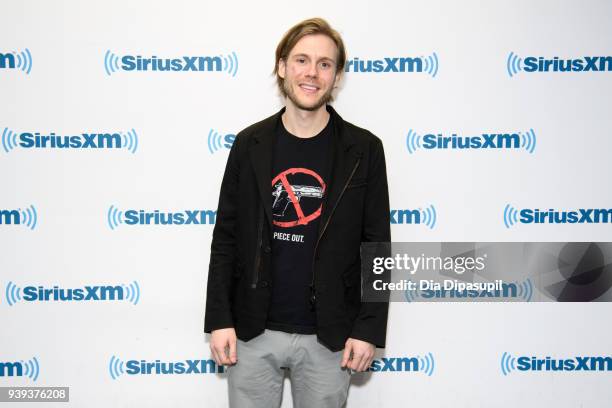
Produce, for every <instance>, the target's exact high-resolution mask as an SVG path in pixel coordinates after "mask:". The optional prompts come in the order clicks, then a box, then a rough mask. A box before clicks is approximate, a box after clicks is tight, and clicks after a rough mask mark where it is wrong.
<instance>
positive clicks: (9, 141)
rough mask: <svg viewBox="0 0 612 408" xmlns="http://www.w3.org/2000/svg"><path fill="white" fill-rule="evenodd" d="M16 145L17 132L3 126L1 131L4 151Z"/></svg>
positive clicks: (7, 151)
mask: <svg viewBox="0 0 612 408" xmlns="http://www.w3.org/2000/svg"><path fill="white" fill-rule="evenodd" d="M16 147H17V132H13V131H12V130H10V129H9V128H7V127H5V128H4V130H3V131H2V148H3V149H4V151H5V152H6V153H9V152H10V151H11V150H13V149H14V148H16Z"/></svg>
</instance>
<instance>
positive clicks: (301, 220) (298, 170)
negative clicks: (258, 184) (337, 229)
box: [272, 167, 325, 228]
mask: <svg viewBox="0 0 612 408" xmlns="http://www.w3.org/2000/svg"><path fill="white" fill-rule="evenodd" d="M293 174H308V175H309V176H312V177H314V178H315V179H316V180H317V181H318V182H319V184H320V185H321V189H322V190H323V193H325V182H324V181H323V179H322V178H321V176H319V175H318V174H317V173H315V172H314V171H312V170H310V169H305V168H303V167H294V168H291V169H287V170H285V171H283V172H282V173H279V175H278V176H276V177H274V178H273V179H272V186H273V187H274V185H275V184H276V183H277V182H278V181H279V180H280V182H281V183H282V184H283V188H284V189H285V191H286V192H287V195H288V196H289V199H290V200H291V204H293V208H294V209H295V213H296V214H297V216H298V219H297V220H295V221H274V220H272V223H273V224H274V225H276V226H277V227H283V228H289V227H295V226H296V225H306V224H308V223H309V222H310V221H312V220H316V219H317V218H318V217H319V216H320V215H321V208H322V206H323V205H322V204H321V205H319V208H317V209H316V211H315V212H313V213H312V214H308V215H304V212H303V211H302V207H301V206H300V202H299V201H298V199H297V197H296V196H295V194H294V193H293V189H292V188H291V184H290V183H289V180H287V176H288V175H293Z"/></svg>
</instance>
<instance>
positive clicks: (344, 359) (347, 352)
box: [340, 342, 353, 367]
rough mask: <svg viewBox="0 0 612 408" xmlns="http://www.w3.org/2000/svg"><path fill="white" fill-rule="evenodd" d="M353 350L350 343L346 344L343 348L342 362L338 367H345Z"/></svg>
mask: <svg viewBox="0 0 612 408" xmlns="http://www.w3.org/2000/svg"><path fill="white" fill-rule="evenodd" d="M352 350H353V346H352V343H351V342H347V344H346V345H345V346H344V353H342V362H341V363H340V367H346V366H347V364H348V362H349V358H350V357H351V351H352Z"/></svg>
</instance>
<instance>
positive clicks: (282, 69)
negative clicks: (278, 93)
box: [278, 58, 287, 79]
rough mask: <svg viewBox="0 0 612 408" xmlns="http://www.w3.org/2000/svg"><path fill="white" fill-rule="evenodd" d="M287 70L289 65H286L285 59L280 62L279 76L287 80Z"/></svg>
mask: <svg viewBox="0 0 612 408" xmlns="http://www.w3.org/2000/svg"><path fill="white" fill-rule="evenodd" d="M285 69H287V65H286V64H285V60H284V59H283V58H281V59H279V60H278V76H279V77H281V78H283V79H285Z"/></svg>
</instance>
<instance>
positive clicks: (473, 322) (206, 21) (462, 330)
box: [0, 0, 612, 407]
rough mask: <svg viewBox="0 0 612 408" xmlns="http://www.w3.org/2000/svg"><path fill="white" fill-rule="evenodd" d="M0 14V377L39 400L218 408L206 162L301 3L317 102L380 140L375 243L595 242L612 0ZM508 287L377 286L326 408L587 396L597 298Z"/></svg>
mask: <svg viewBox="0 0 612 408" xmlns="http://www.w3.org/2000/svg"><path fill="white" fill-rule="evenodd" d="M0 16H1V17H2V20H3V23H2V24H1V25H0V91H1V97H0V137H1V140H0V143H1V145H0V172H1V174H2V176H3V185H4V190H3V193H2V195H1V200H0V243H1V245H0V247H1V248H2V249H1V250H0V254H1V256H0V387H17V386H40V387H69V389H70V391H69V397H70V402H68V403H66V402H55V403H49V406H66V405H67V404H70V405H72V406H78V407H109V406H112V407H167V406H170V405H173V406H182V407H196V406H208V407H223V406H226V405H227V388H226V387H227V383H226V374H225V372H224V370H223V368H221V367H217V366H216V365H215V364H214V362H213V360H211V356H210V353H209V348H208V338H207V336H206V335H205V334H204V333H203V314H204V304H205V294H206V280H207V270H208V261H209V255H210V243H211V234H212V230H213V227H214V223H215V215H216V205H217V200H218V192H219V187H220V182H221V177H222V174H223V170H224V167H225V162H226V160H227V155H228V152H229V149H230V147H231V146H232V143H233V141H234V139H235V135H236V134H237V133H238V132H239V131H240V130H241V129H243V128H244V127H246V126H248V125H249V124H251V123H253V122H256V121H259V120H261V119H263V118H265V117H267V116H269V115H271V114H273V113H274V112H276V111H277V110H278V109H280V108H281V107H282V100H281V99H280V97H279V96H278V93H277V89H276V84H275V78H274V77H273V76H272V75H271V72H272V69H273V67H274V50H275V48H276V45H277V43H278V41H279V40H280V38H281V37H282V35H283V34H284V33H285V31H286V30H287V29H288V28H289V27H291V26H292V25H293V24H295V23H296V22H298V21H300V20H303V19H305V18H309V17H314V16H320V17H323V18H326V19H327V20H328V21H329V22H330V23H331V24H332V26H334V27H335V28H337V29H338V30H339V31H340V33H341V34H342V35H343V37H344V40H345V43H346V46H347V50H348V64H347V67H346V72H344V77H343V79H342V82H341V85H340V89H339V91H338V94H337V97H336V100H335V102H334V107H335V108H336V110H337V111H338V112H339V113H340V114H341V115H342V116H343V117H344V118H345V119H346V120H348V121H350V122H353V123H355V124H356V125H358V126H361V127H365V128H367V129H369V130H371V131H372V132H373V133H374V134H376V135H377V136H378V137H380V138H381V139H382V141H383V143H384V147H385V152H386V158H387V171H388V177H389V189H390V198H391V208H392V209H391V224H392V225H391V228H392V237H393V240H394V241H396V242H413V243H419V242H421V243H433V242H553V243H554V242H609V241H612V232H611V231H612V229H611V228H612V227H611V222H612V189H611V188H610V185H609V183H608V177H609V175H610V174H612V162H611V160H610V152H612V137H611V136H612V115H610V108H611V103H610V93H611V91H612V72H611V71H612V24H610V22H611V21H612V3H610V2H609V1H604V0H601V1H598V0H590V1H585V2H572V1H540V2H532V1H515V2H504V1H491V2H480V1H463V2H453V1H429V2H391V1H389V2H374V1H355V2H351V3H350V4H349V3H346V4H345V3H343V2H335V3H334V2H331V3H330V2H324V1H311V2H308V3H303V4H302V3H300V4H298V3H295V4H293V3H282V2H273V1H263V2H248V1H243V0H239V1H235V2H213V1H178V2H173V3H172V4H170V3H168V2H161V1H160V2H157V1H131V2H120V1H116V0H113V1H104V2H79V1H8V0H5V1H3V2H2V3H1V4H0ZM518 263H520V262H518ZM518 263H517V264H518ZM559 267H561V266H559ZM568 279H569V278H568ZM585 279H587V280H588V277H587V278H585ZM550 284H551V285H553V284H555V283H554V282H552V283H550ZM520 290H523V288H522V287H521V288H520ZM527 290H528V288H527V287H525V288H524V291H527ZM521 293H523V295H520V296H521V297H522V298H521V299H520V300H521V301H520V302H510V301H509V302H500V301H482V300H481V301H478V302H445V301H437V302H424V301H414V300H415V299H414V297H413V298H412V299H411V298H410V297H409V296H407V297H406V299H405V301H401V302H393V303H392V304H391V307H390V315H389V330H388V336H387V338H388V341H387V348H386V349H385V350H378V354H377V358H376V360H375V361H374V363H373V365H372V367H371V368H370V371H369V372H367V373H362V374H356V375H354V376H353V379H352V386H351V389H350V392H349V399H348V406H351V407H370V406H380V407H396V406H400V405H413V406H418V407H448V406H454V407H514V406H526V407H529V406H532V407H535V406H537V407H547V406H555V407H578V406H583V407H607V406H609V403H610V401H611V400H612V387H610V384H611V382H610V381H611V378H612V377H611V372H610V371H611V370H612V348H611V344H612V329H611V328H610V324H609V318H610V317H609V316H610V312H611V311H612V309H611V307H610V305H609V304H608V303H606V302H542V303H539V302H534V301H531V298H530V297H528V296H527V295H525V293H527V292H521ZM581 299H582V298H581ZM606 299H607V298H606ZM411 300H412V301H411ZM417 300H418V299H417ZM565 300H574V299H573V298H565ZM582 300H584V299H582ZM587 300H601V299H598V298H597V297H592V299H587ZM291 405H292V404H291V396H290V390H289V384H288V380H287V382H286V384H285V393H284V396H283V407H289V406H291Z"/></svg>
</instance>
